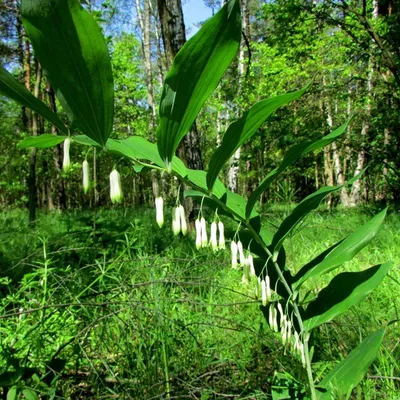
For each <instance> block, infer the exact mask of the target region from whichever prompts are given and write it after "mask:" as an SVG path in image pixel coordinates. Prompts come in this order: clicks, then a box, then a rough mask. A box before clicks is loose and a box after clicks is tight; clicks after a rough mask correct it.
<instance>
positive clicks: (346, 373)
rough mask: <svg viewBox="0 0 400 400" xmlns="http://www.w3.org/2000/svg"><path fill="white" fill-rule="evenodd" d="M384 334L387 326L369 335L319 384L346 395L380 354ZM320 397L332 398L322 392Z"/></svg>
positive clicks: (340, 394)
mask: <svg viewBox="0 0 400 400" xmlns="http://www.w3.org/2000/svg"><path fill="white" fill-rule="evenodd" d="M384 335H385V328H382V329H380V330H378V331H376V332H373V333H371V334H370V335H369V336H367V337H366V338H365V339H364V340H363V341H362V342H361V343H360V344H359V345H358V346H357V347H356V348H355V349H354V350H353V351H352V352H351V353H350V354H349V355H348V357H347V358H346V359H344V360H343V361H342V362H340V363H339V364H338V365H336V367H334V368H333V369H332V371H330V372H329V373H328V374H327V375H326V376H325V378H324V379H323V380H322V381H321V382H320V383H319V385H318V386H319V387H323V388H325V389H327V390H329V389H331V388H333V389H334V390H333V392H334V393H335V394H337V395H338V398H341V397H342V396H346V395H347V394H348V393H349V392H350V391H351V390H352V389H353V388H354V387H356V386H357V385H358V384H359V382H360V381H361V379H362V378H363V376H364V375H365V373H366V372H367V371H368V368H369V366H370V365H371V364H372V362H373V361H374V359H375V358H376V356H377V354H378V350H379V347H380V345H381V343H382V340H383V336H384ZM319 398H320V399H324V400H328V399H331V397H330V395H329V394H326V395H325V394H321V395H320V397H319Z"/></svg>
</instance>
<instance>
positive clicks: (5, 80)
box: [0, 67, 68, 133]
mask: <svg viewBox="0 0 400 400" xmlns="http://www.w3.org/2000/svg"><path fill="white" fill-rule="evenodd" d="M0 94H2V95H3V96H6V97H8V98H9V99H12V100H14V101H16V102H18V103H20V104H22V105H23V106H25V107H28V108H30V109H31V110H32V111H35V112H36V113H38V114H40V115H41V116H42V117H43V118H45V119H46V120H47V121H49V122H51V123H52V124H53V125H55V126H56V127H57V128H58V129H59V130H60V131H61V132H64V133H68V129H67V127H66V126H65V125H64V124H63V122H62V121H61V120H60V119H59V118H58V117H57V115H56V114H54V113H53V111H51V110H50V108H48V107H47V106H46V104H44V103H43V102H42V101H40V100H39V99H37V98H36V97H35V96H34V95H33V94H32V93H31V92H30V91H29V90H28V89H26V87H25V86H24V85H23V84H22V83H20V82H18V81H17V80H16V79H15V78H14V77H13V76H12V75H11V74H10V73H9V72H8V71H6V70H5V69H4V68H3V67H0Z"/></svg>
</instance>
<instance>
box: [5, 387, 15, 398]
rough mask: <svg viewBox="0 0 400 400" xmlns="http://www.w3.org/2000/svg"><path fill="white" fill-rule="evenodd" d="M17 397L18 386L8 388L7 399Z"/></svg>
mask: <svg viewBox="0 0 400 400" xmlns="http://www.w3.org/2000/svg"><path fill="white" fill-rule="evenodd" d="M16 398H17V387H16V386H13V387H11V388H10V389H9V390H8V393H7V400H15V399H16Z"/></svg>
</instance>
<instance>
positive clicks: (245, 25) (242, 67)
mask: <svg viewBox="0 0 400 400" xmlns="http://www.w3.org/2000/svg"><path fill="white" fill-rule="evenodd" d="M248 3H249V1H248V0H242V4H241V11H242V29H243V32H244V34H245V35H246V38H248V37H249V36H250V20H249V7H248V5H249V4H248ZM246 50H247V44H246V41H245V40H244V38H242V40H241V42H240V48H239V63H238V90H237V98H238V99H240V96H241V95H242V92H243V79H244V77H245V74H246V63H245V58H246ZM240 113H241V109H240V107H239V106H238V107H237V109H236V118H239V116H240ZM240 156H241V148H240V147H239V148H238V149H237V150H236V151H235V153H234V154H233V156H232V157H231V159H230V162H229V171H228V189H229V190H231V191H232V192H235V193H237V192H238V188H239V169H240ZM248 167H249V166H246V168H248Z"/></svg>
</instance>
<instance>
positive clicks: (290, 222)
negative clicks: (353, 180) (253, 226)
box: [271, 186, 343, 251]
mask: <svg viewBox="0 0 400 400" xmlns="http://www.w3.org/2000/svg"><path fill="white" fill-rule="evenodd" d="M342 187H343V186H334V187H332V186H327V187H322V188H320V189H319V190H317V191H316V192H314V193H312V194H310V195H309V196H307V197H306V198H305V199H304V200H303V201H301V202H300V203H299V205H298V206H297V207H296V208H295V209H294V210H293V211H292V213H291V214H290V215H289V216H288V217H287V218H286V219H285V220H284V221H283V222H282V223H281V225H280V226H279V228H278V230H277V232H276V233H275V235H274V239H273V240H272V246H271V247H272V249H274V251H275V250H278V249H279V247H280V246H281V245H282V243H283V241H284V240H285V238H286V237H287V236H288V235H289V234H290V233H291V232H293V230H294V229H295V228H296V227H297V225H298V224H299V223H300V222H301V221H303V220H304V218H305V217H306V216H307V215H308V214H309V213H310V212H311V211H313V210H315V209H317V208H318V206H319V205H320V204H321V201H322V200H323V199H324V198H325V197H326V196H328V195H329V194H331V193H334V192H337V191H339V190H340V189H341V188H342Z"/></svg>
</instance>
